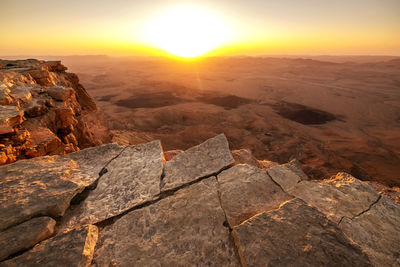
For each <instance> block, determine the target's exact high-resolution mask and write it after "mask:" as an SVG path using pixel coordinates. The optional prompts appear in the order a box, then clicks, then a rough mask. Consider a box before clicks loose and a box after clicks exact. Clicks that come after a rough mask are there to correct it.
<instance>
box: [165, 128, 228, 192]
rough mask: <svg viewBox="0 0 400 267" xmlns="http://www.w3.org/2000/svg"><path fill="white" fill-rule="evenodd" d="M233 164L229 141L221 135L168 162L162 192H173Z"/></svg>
mask: <svg viewBox="0 0 400 267" xmlns="http://www.w3.org/2000/svg"><path fill="white" fill-rule="evenodd" d="M233 162H234V160H233V157H232V155H231V153H230V151H229V144H228V140H227V139H226V137H225V135H224V134H220V135H218V136H216V137H214V138H211V139H208V140H207V141H205V142H204V143H202V144H200V145H198V146H195V147H192V148H189V149H188V150H186V151H185V152H183V153H181V154H179V155H177V156H175V157H174V158H173V159H171V160H170V161H167V162H166V163H165V165H164V178H163V181H162V183H163V186H162V189H161V190H162V191H167V190H171V189H174V188H177V187H179V186H181V185H184V184H187V183H190V182H193V181H196V180H198V179H200V178H203V177H207V176H210V175H213V174H216V173H218V172H219V171H221V170H223V169H224V168H226V167H228V166H230V165H231V164H233Z"/></svg>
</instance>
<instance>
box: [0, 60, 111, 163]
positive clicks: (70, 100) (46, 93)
mask: <svg viewBox="0 0 400 267" xmlns="http://www.w3.org/2000/svg"><path fill="white" fill-rule="evenodd" d="M66 69H67V68H66V67H65V66H63V65H62V64H61V63H60V62H59V61H39V60H35V59H28V60H13V61H10V60H0V165H2V164H7V163H11V162H14V161H16V160H19V159H24V158H32V157H38V156H44V155H56V154H65V153H70V152H75V151H79V150H80V149H82V148H86V147H90V146H95V145H100V144H104V143H108V142H109V141H110V134H109V132H108V126H107V125H108V124H107V121H106V120H105V119H104V117H103V114H102V112H101V111H100V110H99V109H98V108H97V107H96V104H95V102H94V101H93V99H92V98H91V97H90V96H89V95H88V94H87V92H86V90H85V88H83V86H82V85H81V84H80V83H79V79H78V77H77V76H76V75H75V74H73V73H68V72H66Z"/></svg>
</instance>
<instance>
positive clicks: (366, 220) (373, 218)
mask: <svg viewBox="0 0 400 267" xmlns="http://www.w3.org/2000/svg"><path fill="white" fill-rule="evenodd" d="M339 226H340V228H341V229H342V230H343V232H344V233H345V234H346V235H347V236H348V237H350V238H351V239H353V240H354V241H355V242H357V244H359V245H360V246H361V248H362V249H363V250H364V251H365V252H366V254H367V255H368V256H369V258H370V259H371V261H372V263H374V265H375V266H400V206H399V205H396V204H395V203H394V202H392V201H391V200H389V199H387V198H386V197H381V198H380V199H379V200H378V201H377V202H376V203H374V204H373V205H372V206H371V208H370V209H368V210H366V211H364V212H363V213H362V214H359V215H357V216H355V217H353V218H348V217H344V218H343V220H342V221H341V223H340V224H339ZM396 264H397V265H396Z"/></svg>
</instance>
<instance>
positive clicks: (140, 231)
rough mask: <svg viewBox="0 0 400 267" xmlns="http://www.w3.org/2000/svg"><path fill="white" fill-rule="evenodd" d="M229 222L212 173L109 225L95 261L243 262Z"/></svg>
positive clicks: (159, 263)
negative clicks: (206, 177)
mask: <svg viewBox="0 0 400 267" xmlns="http://www.w3.org/2000/svg"><path fill="white" fill-rule="evenodd" d="M224 221H225V216H224V212H223V210H222V209H221V207H220V205H219V199H218V194H217V182H216V180H215V178H214V177H211V178H208V179H205V180H203V181H200V182H198V183H196V184H193V185H191V186H189V187H187V188H184V189H182V190H179V191H177V192H176V193H175V194H174V195H173V196H170V197H167V198H164V199H162V200H160V201H158V202H156V203H154V204H152V205H150V206H146V207H143V208H140V209H137V210H133V211H131V212H129V213H128V214H126V215H125V216H123V217H121V218H120V219H118V220H117V221H115V223H114V224H112V225H109V226H106V227H105V228H104V229H103V230H102V231H101V233H100V236H99V244H98V246H97V247H96V252H95V256H94V259H93V265H94V266H240V264H239V261H238V259H237V257H236V255H235V248H234V245H233V242H232V241H231V239H230V236H229V229H228V228H226V227H224V226H223V223H224Z"/></svg>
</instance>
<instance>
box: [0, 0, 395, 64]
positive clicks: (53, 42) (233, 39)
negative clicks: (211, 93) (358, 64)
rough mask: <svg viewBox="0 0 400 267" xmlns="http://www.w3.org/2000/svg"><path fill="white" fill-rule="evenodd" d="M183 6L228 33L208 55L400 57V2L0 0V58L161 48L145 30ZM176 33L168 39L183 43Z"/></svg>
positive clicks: (150, 51) (146, 51) (145, 51)
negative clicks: (149, 39)
mask: <svg viewBox="0 0 400 267" xmlns="http://www.w3.org/2000/svg"><path fill="white" fill-rule="evenodd" d="M181 6H192V7H193V8H194V9H196V8H200V9H206V10H208V11H207V12H210V14H212V15H213V16H214V17H215V18H217V19H218V21H220V22H221V23H222V24H223V25H224V27H225V28H226V29H229V31H230V32H231V33H232V34H231V36H230V37H229V38H226V40H223V42H220V43H219V45H217V47H214V48H215V49H212V51H210V52H209V53H207V55H268V54H310V55H315V54H346V55H347V54H364V55H366V54H369V55H383V54H384V55H400V15H399V14H400V1H399V0H336V1H324V0H296V1H295V0H276V1H267V0H253V1H251V0H230V1H228V0H220V1H192V2H190V1H184V2H183V1H168V0H147V1H128V0H113V1H106V0H96V1H94V0H93V1H92V0H79V1H78V0H70V1H55V0H51V1H50V0H1V1H0V10H2V15H1V16H0V25H1V27H0V34H1V36H2V37H3V38H2V42H1V43H0V56H13V55H15V56H17V55H30V56H40V55H73V54H74V55H77V54H82V55H83V54H107V55H115V56H122V55H153V54H159V51H162V47H157V44H156V45H154V44H152V43H149V42H147V40H146V39H145V38H143V31H144V30H145V29H147V28H148V27H149V25H151V24H152V23H153V22H154V21H156V20H157V19H159V18H160V17H162V16H163V14H164V13H165V12H166V11H167V10H169V9H171V8H180V7H181ZM189 18H190V16H189ZM201 20H203V22H201V23H200V26H199V27H201V25H203V24H205V23H204V22H205V21H208V19H207V17H206V18H205V19H201ZM213 23H214V22H213ZM162 24H163V23H161V25H162ZM166 25H169V24H166ZM211 29H213V27H211ZM201 30H202V29H198V31H201ZM204 32H205V34H204V37H203V40H204V39H210V40H211V39H212V38H216V37H215V36H219V33H218V32H216V33H215V34H214V35H210V36H209V35H207V34H208V33H209V32H210V28H205V29H204ZM173 33H174V34H172V35H171V34H170V33H169V32H168V34H169V35H168V36H175V37H174V40H170V39H168V38H167V37H165V38H167V39H168V40H167V41H168V42H169V44H168V45H170V46H174V45H175V46H178V45H179V44H181V45H182V41H185V37H182V36H180V35H179V34H180V33H179V32H178V33H176V34H175V32H173ZM153 35H154V33H153ZM156 35H157V31H156ZM166 36H167V35H166ZM180 38H182V40H181V39H180ZM186 39H187V38H186ZM164 41H165V40H164ZM171 42H172V43H171ZM193 43H195V44H197V43H198V42H197V41H196V42H192V43H188V46H190V45H193ZM185 44H186V43H185ZM153 47H156V48H161V49H159V50H158V51H157V49H153ZM182 47H185V46H184V45H183V46H182ZM179 49H184V48H180V47H179V46H178V47H177V48H176V50H179Z"/></svg>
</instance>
